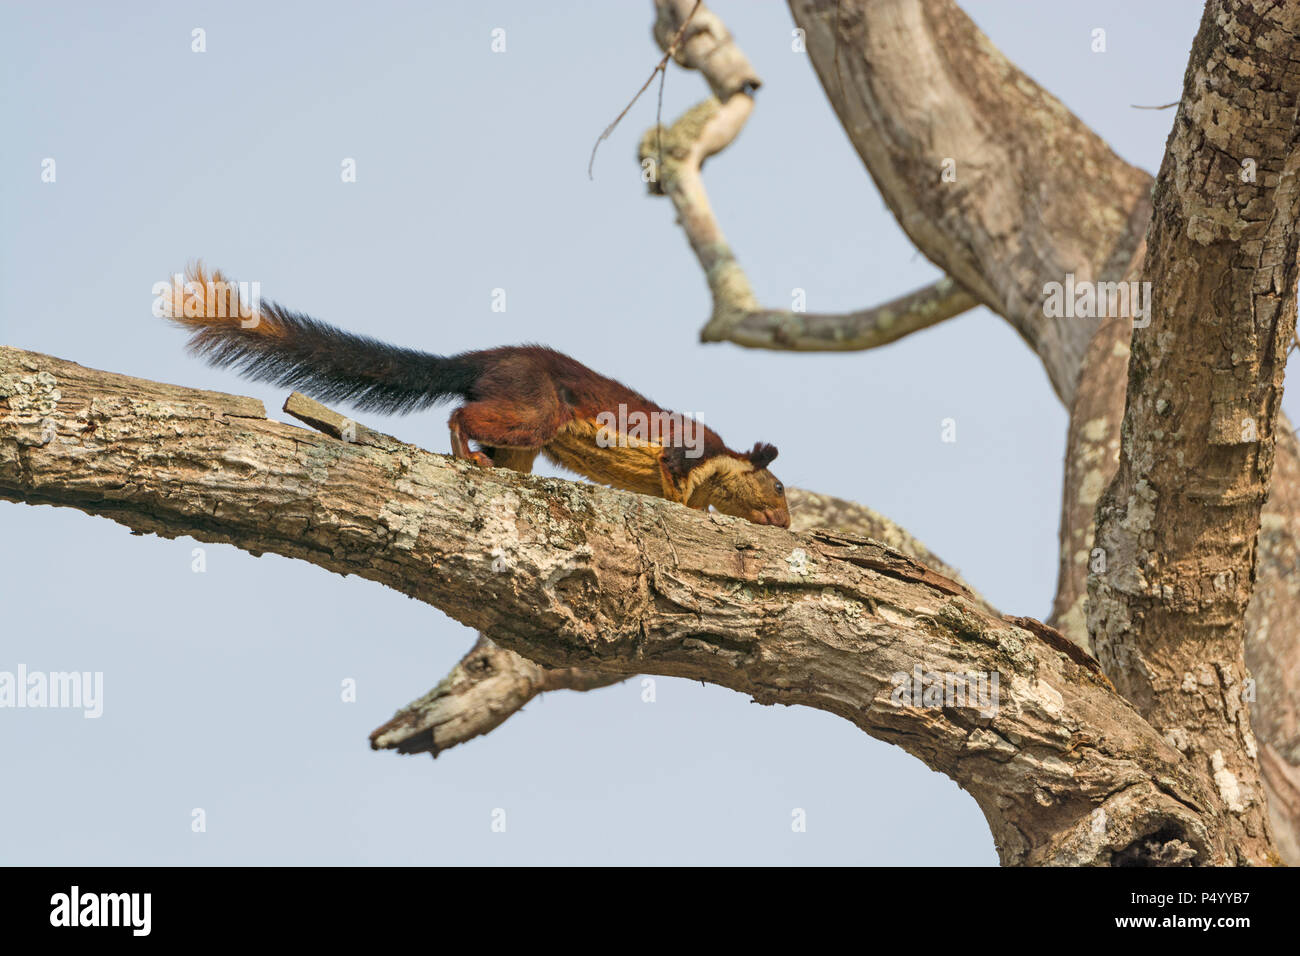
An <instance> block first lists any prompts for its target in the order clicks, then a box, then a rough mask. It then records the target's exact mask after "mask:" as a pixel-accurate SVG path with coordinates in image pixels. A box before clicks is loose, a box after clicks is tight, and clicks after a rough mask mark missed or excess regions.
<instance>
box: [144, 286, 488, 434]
mask: <svg viewBox="0 0 1300 956" xmlns="http://www.w3.org/2000/svg"><path fill="white" fill-rule="evenodd" d="M159 303H160V304H159V306H158V307H157V309H156V310H155V311H156V314H158V315H160V316H161V317H162V318H166V319H170V320H171V321H173V322H175V323H176V324H177V325H181V326H184V327H185V328H187V329H189V330H190V331H191V332H192V333H193V334H192V335H191V336H190V341H189V349H190V351H191V352H193V353H194V354H195V355H199V356H202V357H203V358H205V359H206V360H207V361H208V363H209V364H210V365H215V366H218V367H220V368H231V369H234V370H235V371H236V372H238V373H239V374H240V375H243V376H244V377H245V378H250V379H253V380H255V381H259V382H271V383H272V384H275V385H280V386H283V387H285V388H295V389H299V390H301V391H303V392H306V393H307V394H308V395H311V396H313V397H314V398H318V399H320V400H321V401H323V402H347V403H348V404H351V405H354V406H355V407H357V408H359V409H364V410H367V411H377V412H390V413H393V412H396V413H401V412H410V411H414V410H416V409H420V408H427V407H428V406H430V405H433V404H435V403H437V402H439V401H443V400H445V399H447V398H451V397H452V396H463V397H466V398H469V397H472V396H471V391H472V389H473V386H474V381H475V380H476V379H477V378H478V376H479V373H480V369H479V368H478V365H477V363H476V362H474V361H473V359H472V357H470V356H468V355H462V356H441V355H431V354H429V353H428V352H420V351H418V350H416V349H406V348H400V347H398V346H395V345H388V344H387V343H385V342H380V341H378V340H377V339H372V338H369V337H368V336H363V335H353V334H352V333H350V332H344V331H343V330H342V329H336V328H334V327H333V326H330V325H326V324H325V323H324V322H320V321H317V320H316V319H313V318H311V317H310V316H308V315H303V314H301V313H297V312H290V311H289V310H288V309H285V308H283V307H282V306H279V305H276V304H275V303H273V302H259V301H257V300H256V299H255V298H253V297H252V296H249V295H248V294H247V292H245V293H244V295H243V297H242V298H241V294H240V287H239V285H238V284H237V283H235V282H233V281H231V280H229V279H227V278H225V277H224V276H223V275H222V274H221V273H220V272H211V273H204V271H203V267H202V266H201V265H194V266H191V267H190V268H189V269H188V270H187V271H186V274H185V275H184V276H180V275H177V276H175V277H174V278H173V280H172V283H171V286H170V288H169V289H168V290H167V291H166V292H163V293H162V295H161V296H160V297H159Z"/></svg>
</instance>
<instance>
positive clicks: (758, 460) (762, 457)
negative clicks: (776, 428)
mask: <svg viewBox="0 0 1300 956" xmlns="http://www.w3.org/2000/svg"><path fill="white" fill-rule="evenodd" d="M776 455H777V451H776V446H775V445H768V444H765V443H763V442H756V443H755V444H754V447H753V448H752V449H750V450H749V451H748V452H746V453H745V456H744V457H746V458H748V459H749V461H750V463H751V464H752V465H753V466H754V468H755V469H760V468H766V467H767V466H768V465H770V464H772V462H773V460H775V458H776Z"/></svg>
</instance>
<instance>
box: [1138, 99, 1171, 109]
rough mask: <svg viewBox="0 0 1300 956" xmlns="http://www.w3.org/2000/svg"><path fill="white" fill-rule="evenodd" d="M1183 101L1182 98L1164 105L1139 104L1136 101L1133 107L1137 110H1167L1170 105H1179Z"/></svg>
mask: <svg viewBox="0 0 1300 956" xmlns="http://www.w3.org/2000/svg"><path fill="white" fill-rule="evenodd" d="M1181 102H1182V100H1174V101H1173V102H1172V103H1166V104H1165V105H1164V106H1138V105H1137V104H1136V103H1135V104H1132V106H1131V108H1132V109H1135V110H1167V109H1169V107H1171V106H1177V105H1178V104H1179V103H1181Z"/></svg>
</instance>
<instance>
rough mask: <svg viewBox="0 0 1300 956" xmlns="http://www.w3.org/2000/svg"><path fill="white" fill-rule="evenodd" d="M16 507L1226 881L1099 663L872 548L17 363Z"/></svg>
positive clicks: (1219, 853) (1211, 803)
mask: <svg viewBox="0 0 1300 956" xmlns="http://www.w3.org/2000/svg"><path fill="white" fill-rule="evenodd" d="M0 498H4V499H7V500H13V501H25V502H29V503H33V504H55V505H65V506H71V507H76V508H79V509H81V510H83V511H86V512H89V513H92V514H99V515H104V516H106V517H110V518H112V519H113V520H115V521H117V522H119V523H121V524H124V525H127V526H128V527H130V528H132V529H133V530H135V531H148V532H154V533H157V534H160V535H163V536H167V537H175V536H178V535H182V534H188V535H192V536H194V537H195V538H198V539H199V540H203V541H215V542H223V543H229V544H233V545H235V546H237V547H240V548H243V549H245V550H248V551H251V552H253V553H259V554H260V553H262V552H265V551H273V552H275V553H278V554H282V555H284V556H286V557H293V558H301V559H303V560H306V561H309V562H311V563H313V564H316V565H318V566H320V567H323V568H326V569H328V570H331V571H336V572H339V573H348V574H358V575H361V576H363V577H365V578H367V579H370V580H374V581H379V582H380V583H383V584H386V585H388V586H390V587H393V588H395V589H397V590H398V591H400V592H402V593H404V594H407V595H409V596H411V597H414V598H416V599H418V600H421V601H424V602H426V603H428V604H431V605H433V606H435V607H438V608H441V609H442V610H444V611H445V612H446V613H448V614H449V615H450V616H452V617H453V618H455V619H456V620H458V621H461V622H462V623H464V624H467V625H469V626H472V627H476V628H480V629H482V630H486V631H490V632H491V633H493V634H494V635H495V636H496V638H497V640H498V643H500V644H501V645H502V646H503V647H506V648H507V649H509V650H512V651H514V652H516V653H519V654H523V655H525V656H527V657H529V658H530V659H532V660H535V661H537V662H539V663H541V664H543V665H544V666H548V667H574V666H582V667H585V668H589V669H590V670H592V671H594V672H599V673H603V674H607V675H609V676H611V677H617V676H626V675H630V674H634V673H650V674H659V675H667V676H679V677H689V678H693V679H698V680H704V681H708V682H711V683H716V684H719V685H721V686H724V687H730V688H732V689H734V690H738V691H741V692H744V693H748V694H750V695H752V696H753V697H754V699H755V700H757V701H759V702H761V703H768V704H771V703H784V704H803V705H805V706H810V707H816V708H819V709H822V710H826V711H829V712H831V713H834V714H837V715H839V716H841V717H844V718H845V719H847V720H849V721H851V722H852V723H853V724H854V725H856V726H857V727H859V728H861V729H862V730H864V731H865V732H867V733H869V734H871V735H873V736H875V737H878V738H880V739H882V740H886V741H889V742H892V743H896V744H898V745H899V746H901V747H903V748H904V749H905V750H907V751H908V752H909V753H912V754H914V755H915V756H917V757H918V758H920V759H921V760H923V761H924V762H925V763H926V764H927V765H928V766H930V767H933V768H935V769H938V770H942V771H943V772H945V773H947V774H949V775H950V776H951V777H952V778H953V779H954V780H956V781H957V782H958V783H959V784H960V785H961V786H962V787H964V788H965V789H966V790H968V791H969V792H970V793H971V794H972V796H974V798H975V799H976V801H977V802H978V804H979V805H980V807H981V808H982V809H983V811H984V813H985V815H986V817H987V819H988V821H989V824H990V827H991V828H992V831H993V834H994V838H995V840H996V842H997V845H998V850H999V853H1000V855H1001V857H1002V859H1003V861H1004V862H1007V863H1030V864H1033V863H1069V864H1079V863H1114V862H1172V861H1182V862H1188V861H1190V862H1196V863H1207V864H1222V863H1227V862H1232V855H1231V850H1230V846H1229V844H1228V842H1227V840H1226V839H1225V838H1224V832H1225V823H1224V817H1225V810H1224V808H1223V806H1222V805H1221V803H1220V801H1219V798H1218V795H1217V794H1216V792H1215V790H1214V788H1213V786H1212V785H1211V784H1210V782H1209V779H1208V777H1207V776H1206V774H1204V773H1203V772H1201V771H1200V770H1199V769H1197V768H1195V767H1194V766H1192V765H1191V764H1189V763H1188V762H1187V761H1185V760H1183V759H1182V758H1181V757H1180V756H1179V754H1178V753H1177V751H1176V750H1174V749H1173V748H1172V747H1170V746H1168V745H1167V744H1166V743H1165V742H1164V741H1163V740H1161V739H1160V737H1159V736H1158V735H1157V734H1155V732H1154V731H1153V730H1152V729H1151V728H1150V727H1149V726H1147V725H1146V723H1145V722H1143V721H1142V720H1141V718H1140V717H1138V716H1137V714H1136V713H1135V712H1134V711H1133V710H1132V708H1131V707H1130V706H1129V705H1128V704H1127V703H1126V702H1125V701H1124V700H1122V699H1121V698H1120V697H1119V696H1118V695H1117V694H1116V693H1115V691H1114V689H1113V688H1112V687H1111V686H1110V684H1109V682H1107V681H1106V680H1105V679H1104V678H1103V677H1101V676H1100V675H1099V673H1097V671H1096V662H1095V661H1092V660H1091V659H1090V658H1087V657H1086V656H1081V655H1079V654H1078V652H1077V651H1074V652H1071V653H1067V652H1066V650H1065V649H1068V648H1069V647H1070V645H1068V643H1066V642H1063V641H1062V640H1060V638H1059V635H1054V633H1053V632H1051V631H1050V629H1047V628H1046V627H1045V626H1044V625H1041V624H1038V623H1037V622H1032V621H1030V620H1028V619H1014V620H1008V619H1001V618H998V617H996V616H994V615H991V614H989V613H987V612H985V611H983V610H982V609H981V608H980V607H978V606H977V604H976V603H975V602H974V601H972V600H971V598H970V596H969V594H968V593H967V592H966V591H965V590H964V589H963V588H962V587H961V586H960V585H959V584H957V583H956V582H954V581H952V580H950V579H949V578H947V577H945V576H943V575H940V574H937V573H936V572H934V571H932V570H930V569H928V568H926V567H925V566H924V565H921V564H920V563H918V562H916V561H914V560H912V559H911V558H908V557H906V556H905V555H902V554H900V553H898V552H896V551H893V550H891V549H889V548H887V547H885V546H884V545H881V544H878V543H876V542H872V541H870V540H867V539H864V538H859V537H856V536H852V535H846V534H834V533H830V532H813V533H808V534H794V533H792V532H789V531H786V530H783V529H779V528H774V527H767V526H756V525H750V524H747V523H746V522H743V521H740V520H738V519H732V518H723V517H718V516H713V515H703V514H700V513H697V512H693V511H691V510H689V509H686V508H682V507H680V506H678V505H674V504H672V503H669V502H665V501H661V500H658V499H650V498H643V497H639V496H636V495H629V494H626V493H623V492H617V491H613V490H610V489H605V488H599V487H594V486H585V485H578V484H574V483H572V482H566V481H559V480H555V479H539V478H534V477H527V476H522V475H518V474H515V473H513V472H509V471H507V470H505V469H489V470H483V469H477V468H475V467H474V466H472V465H468V464H466V463H464V462H458V461H454V460H452V459H449V458H447V457H444V456H441V455H434V454H430V453H428V452H425V451H422V450H420V449H418V448H414V447H412V446H409V445H405V444H403V443H401V442H398V441H396V440H394V439H392V438H388V437H387V436H383V435H379V434H377V433H372V432H366V433H363V434H361V435H359V436H358V437H357V439H356V440H355V441H352V442H346V441H340V440H337V439H334V438H331V437H329V436H325V435H321V434H318V433H316V432H310V431H306V430H304V429H301V428H296V427H293V426H289V425H285V424H281V423H277V422H271V421H267V420H266V419H265V418H263V417H261V407H260V403H257V402H254V401H252V400H250V399H244V398H239V397H235V396H229V395H222V394H220V393H214V392H201V391H194V390H190V389H183V388H178V387H176V386H168V385H160V384H157V383H152V382H148V381H144V380H140V379H132V378H127V377H125V376H120V375H113V374H110V373H104V372H95V371H92V370H88V369H85V368H82V367H81V366H79V365H75V364H73V363H70V362H65V361H62V360H59V359H54V358H50V357H48V356H41V355H36V354H34V353H29V352H22V351H19V350H16V349H8V348H0ZM913 673H924V674H936V675H971V674H982V675H985V677H986V678H987V679H988V680H989V681H990V683H991V680H992V676H993V675H998V677H999V678H1000V681H999V697H998V698H997V699H996V701H994V702H993V706H988V703H989V702H988V701H978V700H974V699H958V700H953V699H951V698H950V699H949V700H948V701H947V704H948V705H947V706H933V707H932V706H921V705H923V704H925V703H927V701H926V700H924V699H922V700H919V701H918V700H916V699H914V698H912V697H910V696H899V694H898V693H897V692H896V688H903V687H905V686H906V685H904V684H900V683H899V681H898V678H899V677H901V678H903V679H904V680H906V679H907V678H908V675H911V674H913ZM943 684H944V680H943V677H942V676H941V677H940V679H939V686H940V688H941V690H942V688H943ZM931 689H932V690H933V688H931ZM953 690H956V688H955V687H954V688H953ZM896 700H897V703H896V702H895V701H896Z"/></svg>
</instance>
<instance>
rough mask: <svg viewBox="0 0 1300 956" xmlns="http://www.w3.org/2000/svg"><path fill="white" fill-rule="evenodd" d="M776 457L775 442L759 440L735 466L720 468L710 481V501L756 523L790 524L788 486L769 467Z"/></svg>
mask: <svg viewBox="0 0 1300 956" xmlns="http://www.w3.org/2000/svg"><path fill="white" fill-rule="evenodd" d="M774 458H776V446H775V445H765V444H763V443H761V442H760V443H759V444H756V445H755V446H754V447H753V449H752V450H750V451H748V452H746V453H745V454H743V455H740V456H739V457H738V458H736V459H734V462H735V465H734V467H728V468H723V469H720V470H719V471H718V472H717V474H716V476H715V477H714V480H713V481H711V482H710V483H709V484H710V487H709V489H708V491H709V504H711V505H713V507H715V508H717V509H718V510H719V511H721V512H722V513H723V514H726V515H735V516H736V517H737V518H744V519H746V520H747V521H752V522H754V524H774V525H777V526H779V527H782V528H788V527H790V506H789V505H788V504H786V501H785V486H784V485H782V484H781V482H780V481H779V480H778V479H777V477H776V475H774V474H772V473H771V472H770V471H768V469H767V466H768V465H770V464H771V463H772V459H774Z"/></svg>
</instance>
